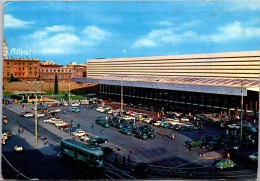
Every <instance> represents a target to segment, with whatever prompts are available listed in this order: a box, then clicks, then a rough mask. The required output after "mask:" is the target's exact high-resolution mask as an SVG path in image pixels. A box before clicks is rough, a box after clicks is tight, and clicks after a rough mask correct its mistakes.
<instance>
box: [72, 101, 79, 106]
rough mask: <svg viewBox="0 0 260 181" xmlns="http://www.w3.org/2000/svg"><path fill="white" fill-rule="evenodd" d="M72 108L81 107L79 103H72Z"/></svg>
mask: <svg viewBox="0 0 260 181" xmlns="http://www.w3.org/2000/svg"><path fill="white" fill-rule="evenodd" d="M71 106H72V107H78V106H79V103H78V102H74V103H71Z"/></svg>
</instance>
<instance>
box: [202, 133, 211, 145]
mask: <svg viewBox="0 0 260 181" xmlns="http://www.w3.org/2000/svg"><path fill="white" fill-rule="evenodd" d="M211 140H212V136H207V135H206V136H203V137H202V138H201V141H202V145H207V144H208V143H209V142H210V141H211Z"/></svg>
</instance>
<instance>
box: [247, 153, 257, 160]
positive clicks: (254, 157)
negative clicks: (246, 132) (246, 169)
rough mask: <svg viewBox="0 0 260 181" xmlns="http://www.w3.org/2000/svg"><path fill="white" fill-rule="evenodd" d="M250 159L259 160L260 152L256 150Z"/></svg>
mask: <svg viewBox="0 0 260 181" xmlns="http://www.w3.org/2000/svg"><path fill="white" fill-rule="evenodd" d="M249 160H252V161H258V152H254V153H253V154H252V155H250V156H249Z"/></svg>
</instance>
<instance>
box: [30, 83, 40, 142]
mask: <svg viewBox="0 0 260 181" xmlns="http://www.w3.org/2000/svg"><path fill="white" fill-rule="evenodd" d="M28 82H30V81H28ZM34 82H35V102H34V105H35V106H34V109H35V147H37V140H38V129H37V126H38V120H37V119H38V116H37V99H38V97H37V83H38V81H37V80H36V79H35V80H34Z"/></svg>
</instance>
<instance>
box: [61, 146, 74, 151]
mask: <svg viewBox="0 0 260 181" xmlns="http://www.w3.org/2000/svg"><path fill="white" fill-rule="evenodd" d="M63 147H64V149H66V150H70V151H73V148H71V147H69V146H67V145H64V146H63Z"/></svg>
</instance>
